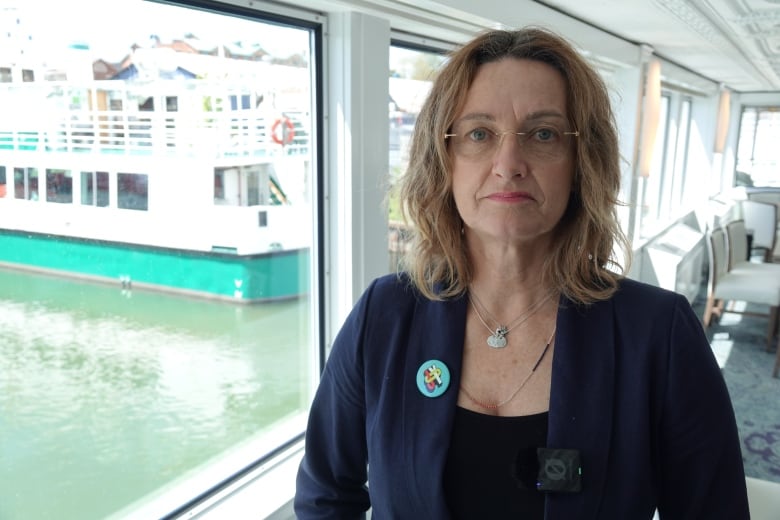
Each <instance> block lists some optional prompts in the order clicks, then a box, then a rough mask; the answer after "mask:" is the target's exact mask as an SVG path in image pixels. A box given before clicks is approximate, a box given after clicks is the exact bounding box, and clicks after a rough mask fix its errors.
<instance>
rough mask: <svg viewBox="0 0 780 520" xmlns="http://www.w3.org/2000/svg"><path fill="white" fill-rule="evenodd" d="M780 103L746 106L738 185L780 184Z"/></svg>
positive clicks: (740, 140)
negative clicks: (779, 144)
mask: <svg viewBox="0 0 780 520" xmlns="http://www.w3.org/2000/svg"><path fill="white" fill-rule="evenodd" d="M778 142H780V107H761V108H751V107H746V108H745V109H744V110H743V111H742V119H741V121H740V127H739V143H738V145H737V168H736V169H737V171H736V179H735V183H736V184H737V186H780V176H778V175H777V171H778V169H780V147H778V146H777V143H778Z"/></svg>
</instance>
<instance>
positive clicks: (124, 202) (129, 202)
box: [117, 173, 149, 211]
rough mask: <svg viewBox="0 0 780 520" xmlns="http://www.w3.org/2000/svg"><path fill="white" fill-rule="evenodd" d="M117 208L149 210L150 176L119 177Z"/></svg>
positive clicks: (124, 174) (135, 174)
mask: <svg viewBox="0 0 780 520" xmlns="http://www.w3.org/2000/svg"><path fill="white" fill-rule="evenodd" d="M117 198H118V204H117V206H118V207H119V208H121V209H137V210H143V211H146V210H147V209H149V176H148V175H144V174H139V173H120V174H118V175H117Z"/></svg>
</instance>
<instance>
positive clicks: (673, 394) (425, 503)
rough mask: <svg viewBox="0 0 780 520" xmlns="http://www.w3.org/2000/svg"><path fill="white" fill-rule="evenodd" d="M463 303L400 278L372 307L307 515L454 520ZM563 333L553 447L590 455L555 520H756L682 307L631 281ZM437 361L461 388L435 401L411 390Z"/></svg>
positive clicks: (335, 362) (324, 425) (341, 346)
mask: <svg viewBox="0 0 780 520" xmlns="http://www.w3.org/2000/svg"><path fill="white" fill-rule="evenodd" d="M466 307H467V299H466V298H465V297H461V298H458V299H453V300H448V301H442V302H433V301H430V300H427V299H426V298H424V297H422V296H421V295H420V294H419V293H418V292H416V291H415V290H414V289H413V288H412V287H411V286H410V285H409V284H408V281H407V280H406V279H404V278H401V279H399V277H397V276H396V275H389V276H385V277H383V278H379V279H378V280H375V281H374V282H373V283H372V284H371V286H370V287H369V288H368V289H367V290H366V292H365V293H364V294H363V295H362V297H361V298H360V300H359V301H358V303H357V304H356V306H355V307H354V309H353V310H352V312H351V313H350V315H349V317H348V318H347V320H346V322H345V323H344V325H343V327H342V329H341V331H340V332H339V334H338V336H337V338H336V341H335V343H334V345H333V349H332V351H331V354H330V356H329V358H328V361H327V363H326V366H325V369H324V371H323V374H322V379H321V382H320V385H319V387H318V389H317V392H316V395H315V398H314V401H313V403H312V407H311V411H310V415H309V423H308V428H307V431H306V449H305V455H304V458H303V460H302V462H301V465H300V468H299V471H298V478H297V489H296V496H295V512H296V514H297V516H298V518H300V519H304V520H306V519H314V518H362V517H363V515H364V512H365V510H366V509H368V508H369V507H370V508H371V514H372V518H373V519H375V520H379V519H386V518H393V519H417V518H426V519H432V520H442V519H447V518H449V517H450V513H449V511H448V509H447V504H446V501H445V497H444V494H443V484H442V482H443V476H442V473H443V470H444V465H445V461H446V457H447V450H448V447H449V440H450V431H451V428H452V423H453V418H454V412H455V408H456V402H457V396H458V388H459V387H460V368H461V364H462V351H463V341H464V328H465V321H466V319H465V318H466ZM557 327H558V328H557V336H556V340H555V351H554V358H553V366H552V388H551V395H550V409H549V420H548V421H549V422H548V434H547V446H548V447H550V448H569V449H576V450H579V451H580V454H581V464H582V491H581V492H579V493H548V494H547V496H546V500H545V518H546V519H547V520H559V519H561V520H573V519H609V520H624V519H628V520H634V519H643V518H646V519H649V518H651V517H652V515H653V511H654V509H655V508H656V507H657V508H658V510H659V512H660V514H661V518H662V519H685V520H692V519H699V518H706V519H708V520H713V519H729V520H741V519H747V518H749V515H748V506H747V492H746V488H745V476H744V471H743V465H742V457H741V452H740V444H739V439H738V436H737V428H736V421H735V419H734V412H733V409H732V406H731V401H730V399H729V395H728V391H727V389H726V386H725V383H724V380H723V377H722V375H721V373H720V369H719V367H718V365H717V363H716V361H715V358H714V356H713V354H712V350H711V348H710V345H709V342H708V341H707V339H706V336H705V334H704V331H703V329H702V326H701V323H700V321H699V320H698V318H697V317H696V315H695V314H694V313H693V310H692V309H691V307H690V305H689V304H688V302H687V300H685V299H684V298H683V297H682V296H680V295H677V294H675V293H672V292H669V291H665V290H662V289H659V288H656V287H652V286H649V285H645V284H641V283H639V282H635V281H631V280H623V281H622V282H621V286H620V289H619V290H618V291H617V292H616V293H615V295H614V296H613V297H612V298H610V299H609V300H607V301H603V302H599V303H596V304H593V305H590V306H587V307H584V306H577V305H575V304H573V303H572V302H571V301H569V300H567V299H565V298H562V299H561V302H560V306H559V311H558V316H557ZM431 359H436V360H439V361H441V362H443V363H444V364H445V365H446V366H447V367H448V368H449V370H450V372H451V378H452V381H451V384H450V386H449V388H448V390H447V391H446V392H444V394H442V395H441V396H439V397H436V398H431V397H427V396H424V395H422V393H421V392H420V391H419V390H418V387H417V383H416V376H417V372H418V369H419V368H420V366H421V365H422V364H423V363H424V362H426V361H427V360H431ZM485 441H486V442H489V441H490V439H485ZM366 483H368V486H367V487H366ZM368 490H370V493H369V491H368Z"/></svg>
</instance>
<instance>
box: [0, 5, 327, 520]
mask: <svg viewBox="0 0 780 520" xmlns="http://www.w3.org/2000/svg"><path fill="white" fill-rule="evenodd" d="M43 4H45V5H43ZM97 5H98V4H96V3H94V2H87V3H84V2H82V1H81V0H79V1H77V2H76V4H73V3H72V2H68V3H62V2H59V1H57V0H44V1H43V3H42V2H32V3H30V2H12V3H11V6H10V7H6V8H5V9H6V11H8V9H10V10H11V11H13V12H12V13H9V12H6V13H5V14H4V16H5V15H8V16H18V17H19V18H20V19H21V20H23V23H24V25H25V27H29V28H31V29H30V30H31V31H32V32H34V34H33V35H32V38H31V40H30V42H31V43H30V45H33V44H35V45H36V47H35V48H32V47H31V48H30V49H29V51H30V52H26V53H25V55H26V56H27V55H29V56H30V60H29V61H30V63H29V64H26V65H25V68H26V67H28V66H29V68H30V70H31V71H32V70H34V71H36V72H37V71H39V70H41V71H43V70H52V71H56V70H61V71H67V72H68V73H67V75H66V76H63V77H67V79H66V80H63V81H61V82H57V83H56V84H54V83H51V84H48V83H46V84H44V83H43V82H42V81H41V79H40V78H35V79H36V81H30V82H26V83H23V82H22V81H20V80H21V79H22V77H24V78H25V79H27V78H31V79H32V76H30V75H29V74H26V73H25V74H23V71H22V70H21V69H19V71H18V73H19V77H18V78H16V79H17V80H19V81H18V83H17V84H16V85H15V86H14V88H13V89H7V90H4V91H3V92H4V94H3V95H4V96H17V98H18V99H17V100H16V102H20V103H21V102H24V103H32V102H33V101H34V102H35V103H36V105H35V106H36V107H37V110H36V111H35V114H36V117H35V118H25V119H21V118H20V119H19V122H18V124H17V126H16V127H14V128H12V129H11V131H9V132H7V135H8V136H9V137H8V142H6V141H3V146H2V147H0V165H2V167H1V168H0V175H2V176H0V187H1V186H4V184H5V173H6V172H7V174H8V183H9V184H11V183H13V184H12V186H9V187H8V188H9V191H8V195H6V197H10V198H12V199H16V200H11V201H8V203H3V204H4V207H3V208H2V211H0V264H1V265H2V266H3V267H2V268H0V327H2V328H3V330H4V335H3V341H2V342H0V374H2V376H0V378H1V379H2V391H1V392H0V417H3V420H2V424H0V438H2V439H3V449H4V450H5V449H6V448H7V449H8V450H9V451H8V453H13V456H12V457H10V458H9V457H3V462H2V464H0V482H3V489H2V492H1V493H0V503H2V505H1V506H0V509H2V511H3V512H2V514H0V516H3V517H4V518H5V517H6V516H7V517H8V518H53V517H56V518H58V519H61V520H74V519H78V520H91V519H99V518H106V517H111V516H112V515H114V514H117V515H118V516H119V517H125V516H127V517H131V518H161V517H165V516H167V515H169V514H171V513H172V512H174V511H176V510H177V509H179V508H181V507H182V506H184V505H185V503H186V502H189V501H191V500H196V499H197V498H198V497H199V496H201V495H203V494H205V493H207V492H208V491H209V490H211V489H213V488H214V487H215V486H217V485H218V484H220V483H222V482H225V481H228V480H230V479H232V478H234V477H235V476H236V475H238V474H240V473H241V472H243V471H244V470H245V469H247V468H250V467H253V466H261V465H262V464H264V463H265V460H266V458H267V457H269V456H270V455H271V454H273V453H275V452H276V451H277V450H278V449H279V448H280V446H281V445H283V444H284V443H285V442H287V441H290V440H295V439H297V438H298V436H300V434H301V433H302V431H303V426H304V420H305V414H306V411H307V409H308V404H309V402H310V399H311V394H312V392H313V382H314V381H316V376H317V374H318V368H319V367H318V366H317V364H316V363H315V362H314V360H315V359H318V356H319V353H320V350H321V338H320V327H319V324H318V320H319V316H318V313H317V312H313V311H312V309H315V308H316V306H315V304H314V303H313V302H315V301H317V300H318V299H319V298H320V295H319V293H318V290H319V289H318V288H319V287H320V285H321V284H320V281H319V279H318V277H319V274H318V273H319V268H318V267H316V266H319V264H320V262H319V261H318V259H317V256H316V254H315V251H317V247H316V245H317V244H316V240H317V237H318V236H319V235H320V232H319V230H318V229H317V227H316V226H317V221H316V220H315V215H317V212H316V211H315V208H316V206H317V204H318V203H319V202H318V200H319V198H320V197H321V195H320V193H319V191H318V190H319V186H321V185H322V183H321V182H320V181H319V173H318V168H319V165H318V159H317V158H318V157H319V155H320V153H318V143H317V142H316V140H315V138H314V136H315V135H317V134H316V132H315V131H314V130H313V129H314V128H316V126H317V120H318V115H317V114H318V112H319V108H318V106H317V105H316V104H315V102H314V100H315V99H318V98H319V97H320V95H319V94H318V93H317V92H316V91H315V85H318V84H319V83H320V82H321V80H319V79H317V74H319V71H320V70H321V69H322V64H318V63H315V57H317V56H318V55H319V54H320V52H319V50H318V48H319V46H320V43H319V39H320V38H321V36H320V29H319V25H317V24H318V23H321V21H316V20H322V17H321V15H320V16H319V18H317V19H315V17H314V15H311V14H309V13H302V14H301V16H302V18H301V20H302V21H301V20H298V19H297V18H295V19H294V18H291V13H293V14H294V13H295V11H291V10H290V9H288V10H287V11H285V12H284V16H285V17H284V18H280V16H281V15H279V14H273V15H267V14H265V13H260V12H258V11H256V10H253V9H250V8H248V7H240V8H239V7H237V6H236V5H235V4H229V3H227V2H225V3H224V4H223V5H224V6H225V7H224V9H225V11H216V10H214V9H217V8H216V7H215V6H216V5H217V4H216V3H210V4H209V5H210V6H211V7H210V9H211V10H207V9H202V8H198V9H195V8H189V7H183V6H181V5H179V4H176V5H174V4H166V3H161V2H157V1H142V0H115V1H113V2H112V3H111V8H110V9H102V8H101V9H98V8H96V7H95V6H97ZM101 5H102V4H101ZM244 5H247V4H244ZM77 12H78V13H82V14H83V13H89V16H74V13H77ZM63 20H68V23H67V24H63V23H62V21H63ZM118 20H119V21H120V22H117V21H118ZM139 28H141V30H139ZM150 34H154V35H155V37H154V38H149V37H148V35H150ZM239 41H240V42H241V45H239V46H237V45H236V42H239ZM69 42H83V45H79V48H78V49H75V48H73V47H70V48H66V46H68V45H69ZM38 49H45V50H46V52H45V53H40V52H33V51H36V50H38ZM241 49H243V50H244V51H246V52H242V53H240V54H239V53H238V51H239V50H241ZM36 57H37V58H38V59H40V60H45V63H44V61H41V63H32V61H34V59H36ZM95 63H104V64H109V65H111V67H114V68H115V69H116V70H111V69H110V68H106V67H102V68H96V67H94V64H95ZM96 70H98V71H102V72H101V75H100V77H96V76H95V74H96V73H95V71H96ZM315 71H316V72H315ZM13 72H14V73H17V70H16V69H14V71H13ZM8 75H10V71H9V72H8ZM41 77H43V76H41ZM4 78H5V76H4V74H3V71H0V80H4ZM231 96H233V97H231ZM231 99H234V100H236V103H237V110H230V109H229V107H231V104H230V100H231ZM204 100H212V101H210V102H209V103H206V102H204ZM220 100H221V101H220ZM4 101H6V99H4ZM220 107H221V109H220ZM288 120H289V121H290V125H291V126H292V128H293V131H294V132H293V133H287V134H279V135H280V136H281V139H280V140H281V141H282V142H281V143H279V142H276V141H275V140H274V139H273V136H272V133H271V128H273V125H274V123H275V122H276V121H283V122H284V121H288ZM9 124H10V123H9ZM288 129H289V128H288ZM288 136H289V139H288ZM31 143H33V144H31ZM39 174H40V175H39ZM38 197H40V201H39V202H38V203H35V204H33V203H32V202H29V203H28V202H22V201H32V200H35V199H37V198H38ZM1 200H4V199H0V201H1ZM97 208H100V209H97ZM131 210H132V211H131ZM9 266H10V267H11V268H9ZM16 268H18V269H16ZM34 271H45V272H46V273H47V276H42V275H40V274H35V273H34ZM94 282H100V283H94ZM42 490H45V493H43V492H42ZM96 490H99V492H96Z"/></svg>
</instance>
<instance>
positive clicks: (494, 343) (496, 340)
mask: <svg viewBox="0 0 780 520" xmlns="http://www.w3.org/2000/svg"><path fill="white" fill-rule="evenodd" d="M487 344H488V346H489V347H491V348H504V347H506V338H505V337H504V336H499V335H498V334H491V335H490V336H488V339H487Z"/></svg>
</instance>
